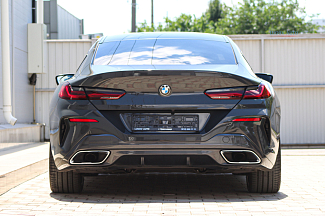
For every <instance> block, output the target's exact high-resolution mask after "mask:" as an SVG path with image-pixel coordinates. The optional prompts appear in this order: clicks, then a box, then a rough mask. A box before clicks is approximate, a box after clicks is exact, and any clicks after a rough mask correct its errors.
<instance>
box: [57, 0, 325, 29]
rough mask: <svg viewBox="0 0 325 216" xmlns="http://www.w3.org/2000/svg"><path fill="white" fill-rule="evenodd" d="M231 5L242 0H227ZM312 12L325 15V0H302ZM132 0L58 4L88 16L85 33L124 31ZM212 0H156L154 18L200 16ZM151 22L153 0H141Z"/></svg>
mask: <svg viewBox="0 0 325 216" xmlns="http://www.w3.org/2000/svg"><path fill="white" fill-rule="evenodd" d="M223 2H224V3H226V4H227V5H228V6H232V5H235V4H238V2H239V1H235V0H223ZM298 2H299V4H300V6H304V7H305V8H306V11H307V13H308V14H310V15H311V14H316V13H320V15H319V17H318V18H323V19H325V9H324V8H325V0H298ZM131 3H132V0H91V1H89V0H58V4H59V5H60V6H62V7H63V8H64V9H66V10H68V11H69V12H70V13H72V14H73V15H75V16H76V17H78V18H79V19H84V27H85V34H90V33H104V35H114V34H121V33H126V32H128V31H130V29H131ZM208 3H209V0H154V22H155V24H158V23H159V22H162V23H163V22H164V17H166V16H167V15H168V17H170V18H174V17H177V16H179V15H180V14H181V13H185V14H194V15H195V16H197V17H200V16H201V15H202V13H203V12H205V11H206V9H207V8H208ZM144 20H147V23H150V22H151V0H137V23H139V22H143V21H144Z"/></svg>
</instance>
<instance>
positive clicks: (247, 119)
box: [232, 118, 261, 122]
mask: <svg viewBox="0 0 325 216" xmlns="http://www.w3.org/2000/svg"><path fill="white" fill-rule="evenodd" d="M232 121H234V122H259V121H261V118H237V119H234V120H232Z"/></svg>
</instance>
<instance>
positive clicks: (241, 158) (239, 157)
mask: <svg viewBox="0 0 325 216" xmlns="http://www.w3.org/2000/svg"><path fill="white" fill-rule="evenodd" d="M220 154H221V156H222V157H223V159H224V160H225V161H226V162H227V163H230V164H259V163H261V159H260V157H259V156H257V154H256V153H255V152H253V151H251V150H221V151H220Z"/></svg>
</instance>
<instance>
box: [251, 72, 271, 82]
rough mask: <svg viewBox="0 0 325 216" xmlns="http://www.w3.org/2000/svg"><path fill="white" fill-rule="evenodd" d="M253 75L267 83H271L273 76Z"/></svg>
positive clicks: (265, 74) (264, 74)
mask: <svg viewBox="0 0 325 216" xmlns="http://www.w3.org/2000/svg"><path fill="white" fill-rule="evenodd" d="M255 75H256V76H257V77H259V78H261V79H263V80H266V81H268V82H269V83H272V82H273V75H271V74H267V73H255Z"/></svg>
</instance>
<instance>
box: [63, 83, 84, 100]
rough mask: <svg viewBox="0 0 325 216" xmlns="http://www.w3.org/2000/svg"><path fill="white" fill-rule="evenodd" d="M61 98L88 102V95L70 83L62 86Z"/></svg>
mask: <svg viewBox="0 0 325 216" xmlns="http://www.w3.org/2000/svg"><path fill="white" fill-rule="evenodd" d="M59 97H60V98H62V99H67V100H87V96H86V93H85V91H84V89H83V88H82V87H72V86H71V85H70V84H69V83H67V84H65V85H62V87H61V90H60V92H59Z"/></svg>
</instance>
